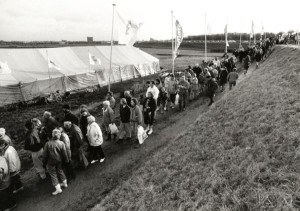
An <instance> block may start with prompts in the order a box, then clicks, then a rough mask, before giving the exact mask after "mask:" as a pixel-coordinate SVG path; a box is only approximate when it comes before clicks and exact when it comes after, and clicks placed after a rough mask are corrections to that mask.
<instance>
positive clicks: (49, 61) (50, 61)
mask: <svg viewBox="0 0 300 211" xmlns="http://www.w3.org/2000/svg"><path fill="white" fill-rule="evenodd" d="M48 67H49V69H56V70H61V68H60V67H59V66H57V65H56V64H55V63H54V61H52V60H50V59H49V58H48Z"/></svg>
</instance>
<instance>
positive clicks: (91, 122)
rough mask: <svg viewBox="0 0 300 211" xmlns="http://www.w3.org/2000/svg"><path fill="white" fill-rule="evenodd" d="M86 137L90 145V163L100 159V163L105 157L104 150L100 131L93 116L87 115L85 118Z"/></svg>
mask: <svg viewBox="0 0 300 211" xmlns="http://www.w3.org/2000/svg"><path fill="white" fill-rule="evenodd" d="M87 121H88V126H87V134H86V135H87V138H88V141H89V143H90V146H91V157H92V161H91V163H95V162H97V161H98V160H99V159H100V163H102V162H103V161H104V159H105V155H104V152H103V150H102V147H101V144H102V143H103V137H102V132H101V129H100V127H99V125H98V124H97V123H96V122H95V117H93V116H89V117H88V118H87Z"/></svg>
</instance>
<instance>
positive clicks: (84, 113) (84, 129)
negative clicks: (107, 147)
mask: <svg viewBox="0 0 300 211" xmlns="http://www.w3.org/2000/svg"><path fill="white" fill-rule="evenodd" d="M80 114H81V115H80V120H79V126H80V130H81V132H82V135H83V140H84V141H85V142H86V143H88V145H89V141H88V140H87V136H86V133H87V126H88V121H87V118H88V116H89V115H90V113H89V111H88V109H87V108H82V109H81V110H80Z"/></svg>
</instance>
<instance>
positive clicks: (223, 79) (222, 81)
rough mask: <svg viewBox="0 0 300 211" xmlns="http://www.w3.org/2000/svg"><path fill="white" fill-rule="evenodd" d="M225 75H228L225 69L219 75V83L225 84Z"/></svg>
mask: <svg viewBox="0 0 300 211" xmlns="http://www.w3.org/2000/svg"><path fill="white" fill-rule="evenodd" d="M227 75H228V72H227V70H226V69H223V70H222V71H221V73H220V81H221V83H223V84H225V83H226V82H227Z"/></svg>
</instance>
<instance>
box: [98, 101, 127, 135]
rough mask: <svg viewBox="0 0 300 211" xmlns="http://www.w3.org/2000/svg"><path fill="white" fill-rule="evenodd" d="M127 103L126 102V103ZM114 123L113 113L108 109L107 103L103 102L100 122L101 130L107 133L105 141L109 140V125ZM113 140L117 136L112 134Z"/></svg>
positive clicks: (108, 103) (108, 104)
mask: <svg viewBox="0 0 300 211" xmlns="http://www.w3.org/2000/svg"><path fill="white" fill-rule="evenodd" d="M126 102H127V101H126ZM114 122H115V117H114V111H113V110H112V108H111V107H110V102H109V101H107V100H106V101H104V102H103V120H102V128H103V129H104V131H105V132H106V133H107V141H110V140H111V135H112V134H111V131H110V129H109V125H110V124H113V123H114ZM113 136H114V139H116V137H117V134H113Z"/></svg>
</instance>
